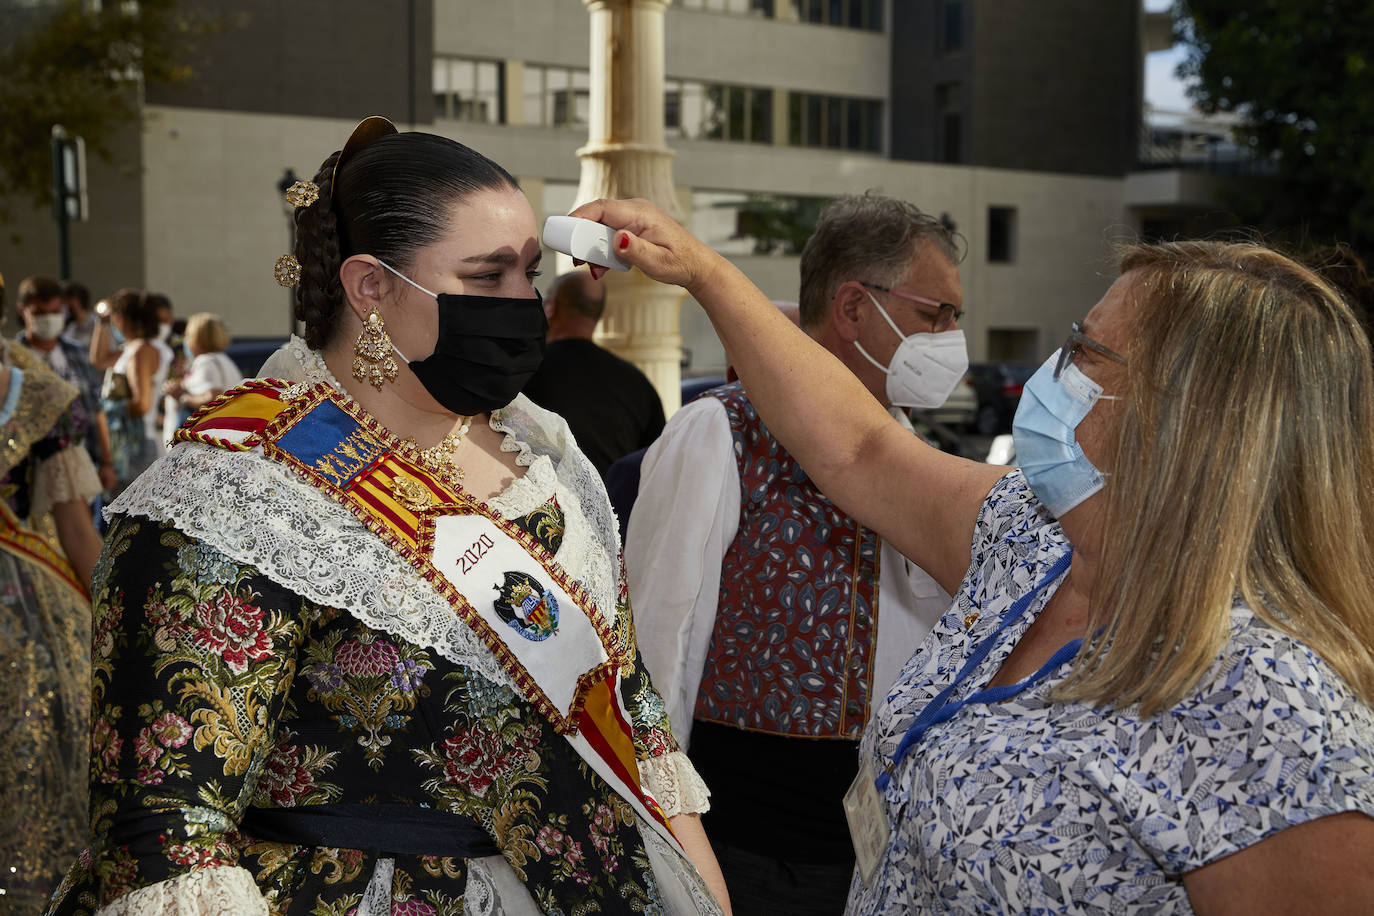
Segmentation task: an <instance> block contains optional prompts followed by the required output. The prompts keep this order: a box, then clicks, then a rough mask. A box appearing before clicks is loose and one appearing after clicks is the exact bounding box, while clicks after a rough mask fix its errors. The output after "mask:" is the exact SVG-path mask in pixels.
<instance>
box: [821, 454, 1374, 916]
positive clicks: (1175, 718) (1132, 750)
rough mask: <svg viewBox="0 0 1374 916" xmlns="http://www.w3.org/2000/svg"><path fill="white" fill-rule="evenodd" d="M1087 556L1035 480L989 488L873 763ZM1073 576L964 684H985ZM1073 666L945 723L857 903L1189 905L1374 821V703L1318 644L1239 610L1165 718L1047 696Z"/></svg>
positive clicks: (1021, 909) (924, 906) (890, 798)
mask: <svg viewBox="0 0 1374 916" xmlns="http://www.w3.org/2000/svg"><path fill="white" fill-rule="evenodd" d="M1068 549H1069V546H1068V543H1067V541H1066V540H1065V538H1064V535H1063V532H1062V530H1061V529H1060V527H1059V525H1058V523H1057V522H1055V521H1054V520H1053V519H1052V518H1051V517H1050V516H1049V515H1048V513H1047V512H1046V510H1045V508H1044V506H1042V505H1041V504H1040V503H1039V502H1038V501H1037V500H1036V499H1035V498H1034V496H1033V495H1032V494H1031V491H1030V489H1029V487H1028V486H1027V484H1026V481H1025V478H1024V477H1023V476H1022V475H1021V473H1020V472H1019V471H1016V472H1013V473H1011V474H1009V475H1008V476H1007V477H1005V478H1003V480H1002V481H1001V482H999V483H998V484H997V485H996V486H995V487H994V488H993V489H992V491H991V492H990V493H989V495H988V497H987V500H986V501H985V503H984V505H983V509H982V512H981V514H980V517H979V520H978V524H977V528H976V532H975V538H974V545H973V562H972V565H971V566H970V568H969V571H968V574H967V576H966V577H965V579H964V582H963V586H962V588H961V590H960V593H959V595H958V597H957V599H956V603H955V606H954V607H953V608H952V609H951V612H950V613H949V614H948V615H947V616H946V617H945V618H944V619H943V620H942V621H941V622H940V624H939V625H938V626H937V627H936V629H935V631H934V632H933V633H932V634H931V636H930V637H929V638H928V639H927V640H926V641H925V643H924V644H923V645H922V646H921V648H920V649H919V650H918V651H917V652H916V654H915V655H914V656H913V657H912V659H911V661H910V662H909V663H908V664H907V666H906V668H905V669H904V670H903V672H902V674H901V676H900V677H899V678H898V679H897V683H896V684H895V685H894V687H893V689H892V691H891V692H890V693H889V695H888V697H887V700H886V702H885V703H884V704H883V705H882V706H881V707H880V709H879V711H878V714H877V715H876V716H875V719H874V721H873V723H872V724H871V725H870V727H869V729H868V731H867V733H866V735H865V738H864V741H863V744H862V751H861V759H862V760H863V761H865V762H866V763H868V764H871V765H872V767H873V771H874V772H880V771H881V769H882V767H883V766H885V765H886V763H887V762H888V761H889V760H891V758H892V755H893V753H894V751H895V749H896V747H897V744H898V742H899V741H900V740H901V738H902V736H903V734H904V733H905V731H906V729H907V727H908V726H909V725H910V723H911V722H912V720H913V719H914V718H915V717H916V716H917V715H918V714H919V713H920V711H921V709H922V708H923V707H924V706H925V705H926V704H927V703H928V702H930V700H931V699H932V698H933V697H934V696H935V695H936V694H938V693H939V692H940V691H941V690H942V689H943V688H944V687H945V686H946V685H947V684H948V683H949V682H950V681H951V680H952V679H953V677H954V675H955V674H956V673H957V672H958V671H959V669H960V668H962V666H963V665H964V663H965V661H966V660H967V658H968V657H969V656H970V655H971V654H972V652H973V649H974V648H975V647H976V646H977V645H978V644H979V643H980V641H982V640H984V639H987V638H989V637H990V636H991V635H992V633H993V632H994V631H995V630H996V629H997V626H998V623H999V620H1000V617H1001V615H1002V614H1003V613H1004V612H1005V611H1006V610H1007V609H1008V608H1009V607H1010V606H1011V604H1012V603H1013V602H1014V601H1015V600H1016V599H1017V598H1019V597H1020V596H1022V595H1024V594H1026V593H1027V592H1029V591H1030V590H1031V589H1033V588H1034V587H1035V585H1036V584H1037V583H1038V582H1039V581H1040V580H1041V579H1042V578H1044V577H1045V576H1046V574H1047V572H1048V571H1049V570H1050V568H1051V567H1052V566H1053V565H1054V563H1055V561H1057V560H1059V559H1060V558H1061V557H1062V556H1063V555H1064V554H1065V553H1066V552H1067V550H1068ZM1057 585H1058V582H1052V583H1049V585H1047V587H1046V588H1044V589H1043V590H1042V591H1041V593H1040V595H1038V596H1037V598H1036V599H1035V600H1034V601H1033V602H1032V604H1031V606H1030V608H1029V611H1028V613H1027V614H1026V615H1024V616H1023V618H1022V619H1021V620H1020V621H1019V622H1018V623H1016V624H1013V625H1011V626H1009V627H1008V628H1007V630H1006V631H1005V632H1004V633H1003V634H1002V635H1001V636H1000V637H998V641H997V643H996V644H995V645H994V647H993V649H992V651H991V652H990V653H989V655H988V658H987V659H986V660H985V661H984V662H983V663H982V664H981V665H979V666H978V667H977V668H976V669H975V670H974V671H973V672H972V673H971V674H970V676H969V677H967V678H966V679H965V680H964V682H963V683H962V684H961V685H960V686H959V688H957V689H956V691H955V694H954V696H953V697H952V699H959V698H960V697H963V696H967V695H968V694H970V693H973V692H975V691H977V690H979V689H982V688H983V687H984V686H985V685H986V684H987V682H988V681H989V680H991V678H992V677H993V676H994V675H995V674H996V672H997V670H998V669H999V668H1000V667H1001V665H1002V663H1003V662H1004V661H1005V660H1006V658H1007V656H1008V655H1009V654H1010V653H1011V650H1012V648H1013V647H1015V645H1016V643H1017V641H1018V640H1019V639H1020V638H1021V636H1022V634H1024V633H1025V631H1026V629H1027V627H1029V625H1030V624H1031V623H1032V622H1033V621H1034V619H1035V617H1036V616H1037V615H1038V614H1039V613H1040V611H1041V609H1043V607H1044V606H1045V603H1046V602H1047V601H1048V600H1049V597H1050V596H1051V595H1052V594H1053V592H1054V589H1055V587H1056V586H1057ZM1067 670H1068V668H1067V665H1066V666H1064V667H1062V668H1061V669H1059V670H1058V671H1057V672H1055V673H1054V674H1052V675H1051V676H1050V677H1048V678H1047V679H1046V680H1044V681H1042V682H1040V683H1039V684H1037V685H1035V686H1033V687H1032V688H1030V689H1028V690H1025V691H1023V692H1022V693H1020V694H1019V695H1016V696H1012V697H1010V698H1007V699H1005V700H1003V701H1001V702H996V703H981V704H979V703H969V704H967V705H965V706H964V707H963V708H962V709H960V710H959V712H958V713H956V714H955V715H954V716H953V717H952V718H951V719H949V720H948V721H946V722H943V723H941V724H939V725H935V726H933V727H931V728H930V730H929V731H928V732H927V733H926V735H925V736H924V738H923V739H922V740H921V742H920V743H919V744H917V745H916V746H915V748H914V749H913V750H912V752H911V753H910V754H908V755H907V756H906V757H905V759H904V760H903V761H902V763H901V764H900V765H899V766H898V767H897V769H896V771H895V772H894V774H893V777H892V781H891V783H889V785H888V788H887V790H886V791H885V792H884V793H882V801H883V805H884V808H885V810H886V812H887V814H888V821H889V824H890V825H891V830H892V833H891V836H890V840H889V844H888V847H887V850H886V853H885V857H884V858H883V860H882V861H881V862H880V863H879V866H878V869H877V871H876V872H875V874H874V876H873V878H872V879H871V880H870V881H868V882H867V883H865V882H864V881H863V880H862V878H861V877H860V876H856V877H855V879H854V884H853V887H852V888H851V892H850V900H849V907H848V912H849V913H851V914H865V916H867V914H875V913H907V912H941V913H961V914H963V913H970V914H971V913H1075V914H1078V913H1082V914H1108V913H1121V912H1128V911H1129V912H1150V913H1164V914H1186V913H1191V912H1192V908H1191V906H1190V904H1189V902H1188V895H1187V892H1186V891H1185V889H1184V886H1183V883H1182V881H1181V880H1180V877H1181V875H1182V874H1183V873H1185V872H1187V871H1190V870H1192V869H1196V868H1199V867H1200V866H1203V865H1206V864H1208V863H1209V862H1212V861H1215V860H1217V859H1219V858H1222V857H1224V856H1226V855H1229V854H1231V853H1233V852H1236V851H1238V850H1241V849H1244V848H1245V847H1247V846H1250V845H1252V844H1254V843H1257V842H1259V841H1261V840H1263V839H1264V838H1265V837H1268V836H1270V835H1272V834H1274V833H1275V832H1277V831H1279V830H1282V829H1284V828H1285V827H1288V826H1291V825H1295V824H1299V823H1303V822H1305V821H1310V820H1313V819H1315V818H1319V817H1323V816H1325V815H1330V814H1335V813H1340V812H1346V811H1362V812H1364V813H1366V814H1370V815H1374V713H1371V711H1370V709H1369V708H1368V707H1367V706H1365V705H1364V704H1363V703H1361V702H1360V701H1359V700H1358V699H1356V698H1355V696H1354V695H1353V693H1352V692H1351V690H1350V688H1349V686H1348V685H1346V684H1345V682H1344V681H1342V680H1341V679H1340V678H1339V677H1338V676H1337V675H1336V674H1335V672H1334V671H1333V670H1332V669H1331V668H1330V667H1329V666H1328V665H1327V664H1326V663H1325V662H1324V661H1322V660H1321V659H1320V658H1319V657H1318V656H1316V654H1315V653H1313V652H1312V651H1311V650H1310V649H1308V648H1307V647H1306V646H1305V645H1303V644H1302V643H1301V642H1299V641H1297V640H1295V639H1293V638H1292V637H1290V636H1287V635H1286V634H1283V633H1281V632H1279V631H1277V630H1275V629H1273V628H1271V627H1269V626H1267V625H1266V624H1264V623H1263V622H1262V621H1261V620H1260V619H1258V618H1257V617H1256V616H1255V615H1254V614H1253V613H1252V612H1251V611H1250V610H1249V609H1248V608H1247V607H1245V606H1244V605H1241V604H1238V605H1237V606H1236V607H1235V608H1234V609H1233V611H1232V617H1231V635H1230V640H1229V642H1228V644H1227V646H1226V648H1225V650H1224V651H1223V653H1222V655H1221V657H1220V658H1219V659H1218V661H1217V662H1216V664H1215V665H1214V667H1213V669H1212V670H1211V671H1210V672H1209V673H1208V674H1207V675H1206V676H1205V677H1204V678H1203V681H1202V683H1201V684H1200V685H1199V687H1198V689H1197V691H1196V692H1195V693H1194V694H1193V695H1191V696H1189V697H1187V698H1186V699H1184V700H1183V701H1182V702H1180V703H1179V704H1178V705H1176V706H1174V707H1173V708H1171V709H1168V710H1165V711H1163V712H1161V713H1159V714H1157V715H1154V716H1152V717H1149V718H1142V717H1140V716H1139V715H1138V713H1137V710H1136V708H1135V707H1127V708H1124V709H1120V710H1112V709H1102V708H1094V707H1091V706H1088V705H1085V704H1082V703H1077V702H1059V701H1054V700H1052V699H1050V696H1049V693H1050V691H1052V689H1053V688H1054V686H1055V684H1056V683H1058V682H1059V681H1060V680H1062V678H1063V676H1064V674H1065V673H1066V672H1067Z"/></svg>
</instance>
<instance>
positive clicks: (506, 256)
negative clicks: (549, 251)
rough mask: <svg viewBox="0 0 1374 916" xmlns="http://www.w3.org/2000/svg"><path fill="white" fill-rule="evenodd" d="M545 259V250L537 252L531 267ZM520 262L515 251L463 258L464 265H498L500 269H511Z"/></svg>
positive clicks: (494, 252) (532, 259)
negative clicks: (511, 266)
mask: <svg viewBox="0 0 1374 916" xmlns="http://www.w3.org/2000/svg"><path fill="white" fill-rule="evenodd" d="M543 257H544V251H543V249H540V250H539V251H537V252H535V255H534V257H533V258H531V259H530V265H531V266H533V265H535V264H538V263H539V262H540V260H542V259H543ZM519 262H520V256H519V255H517V254H516V253H515V252H513V251H506V250H502V251H492V252H488V253H487V254H475V255H473V256H472V257H470V258H463V263H464V264H496V265H498V266H500V267H509V266H510V265H512V264H518V263H519Z"/></svg>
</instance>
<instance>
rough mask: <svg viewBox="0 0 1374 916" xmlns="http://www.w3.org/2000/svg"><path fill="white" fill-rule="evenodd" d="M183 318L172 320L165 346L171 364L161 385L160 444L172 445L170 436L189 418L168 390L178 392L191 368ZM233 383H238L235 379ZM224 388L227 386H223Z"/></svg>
mask: <svg viewBox="0 0 1374 916" xmlns="http://www.w3.org/2000/svg"><path fill="white" fill-rule="evenodd" d="M186 325H187V320H186V319H185V318H174V319H173V320H172V331H171V333H170V334H169V335H168V337H167V346H168V347H169V348H170V349H171V351H172V363H171V365H170V366H169V367H168V369H167V378H166V379H165V380H164V381H163V383H162V400H161V402H160V403H161V408H160V410H159V413H160V416H161V420H162V443H163V445H164V446H170V445H171V444H172V436H173V435H174V434H175V433H176V431H177V429H178V428H179V427H180V426H181V424H182V423H185V422H186V420H187V419H188V418H189V417H190V416H191V408H189V407H187V406H186V405H184V404H182V403H181V402H180V401H178V400H177V398H176V397H175V396H173V395H172V394H170V393H168V392H169V390H180V387H181V383H182V379H183V378H184V377H185V376H186V373H187V372H188V371H190V368H191V354H190V352H189V351H188V350H187V349H186ZM234 381H236V382H237V381H238V379H237V378H236V379H235V380H234ZM225 387H226V388H227V387H229V386H227V385H226V386H225Z"/></svg>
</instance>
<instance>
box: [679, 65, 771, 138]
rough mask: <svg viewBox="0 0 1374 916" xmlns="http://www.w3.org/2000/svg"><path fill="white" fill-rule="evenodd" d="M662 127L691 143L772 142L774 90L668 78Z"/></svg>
mask: <svg viewBox="0 0 1374 916" xmlns="http://www.w3.org/2000/svg"><path fill="white" fill-rule="evenodd" d="M663 127H664V131H665V132H666V133H667V134H668V136H670V137H683V138H685V139H688V140H735V141H740V142H747V143H772V142H773V90H771V89H758V88H755V87H752V86H722V85H719V84H716V85H711V84H707V83H698V82H694V81H692V80H675V79H669V80H667V81H666V84H665V86H664V96H663Z"/></svg>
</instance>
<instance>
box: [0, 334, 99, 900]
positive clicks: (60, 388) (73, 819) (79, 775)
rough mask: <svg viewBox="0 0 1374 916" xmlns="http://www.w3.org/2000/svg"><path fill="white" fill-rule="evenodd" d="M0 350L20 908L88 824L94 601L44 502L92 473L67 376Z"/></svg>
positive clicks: (2, 682) (4, 786)
mask: <svg viewBox="0 0 1374 916" xmlns="http://www.w3.org/2000/svg"><path fill="white" fill-rule="evenodd" d="M0 353H3V354H4V359H3V360H2V361H0V362H3V364H4V366H5V368H3V369H0V371H3V372H5V373H6V374H7V375H8V376H9V379H10V385H9V391H8V397H7V398H6V399H3V403H0V671H3V676H0V892H3V897H2V898H0V899H2V900H3V902H4V903H3V907H0V909H3V911H4V912H5V913H14V914H25V913H39V912H41V911H42V908H43V905H44V903H46V901H47V898H48V896H49V895H50V894H51V893H52V891H53V889H54V888H55V887H56V886H57V884H58V882H59V881H60V880H61V878H62V872H63V870H64V869H65V868H66V866H67V864H68V863H69V862H70V861H71V858H72V856H73V855H75V854H76V852H77V850H78V849H80V846H81V842H80V837H81V836H82V834H83V833H84V831H85V824H86V803H87V791H86V739H87V732H88V728H89V712H90V694H89V687H88V684H89V682H90V675H91V663H90V634H91V605H90V601H89V600H88V599H87V596H86V583H84V582H81V581H79V578H78V576H77V574H76V573H75V572H74V571H73V570H72V568H71V566H70V564H69V563H68V562H67V558H66V555H65V554H64V553H63V551H62V546H61V543H60V542H59V541H58V540H57V534H56V530H55V528H54V527H53V524H52V517H51V515H49V512H50V510H51V509H52V507H53V505H55V504H56V503H60V502H66V501H68V500H72V499H80V500H81V501H83V502H84V501H87V500H90V499H92V498H93V497H94V496H95V494H97V493H99V492H100V481H99V480H98V479H97V478H96V474H95V468H94V467H92V466H91V461H90V457H89V456H88V455H87V454H86V450H85V448H84V447H83V446H82V442H83V440H84V438H85V435H86V430H87V426H88V419H87V415H86V413H85V411H84V410H83V409H82V407H81V403H80V401H79V400H78V399H77V394H78V393H77V390H76V388H74V387H73V386H71V385H69V384H67V383H66V382H65V381H63V380H62V379H60V378H59V377H58V376H57V375H56V373H54V372H52V371H51V370H50V369H49V368H48V367H47V366H46V365H45V364H44V363H43V362H42V361H41V360H40V359H39V358H38V357H36V356H34V355H32V354H31V353H30V352H29V351H28V350H27V349H26V348H25V347H22V346H18V345H15V344H10V343H8V342H5V341H0ZM11 370H17V371H11Z"/></svg>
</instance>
